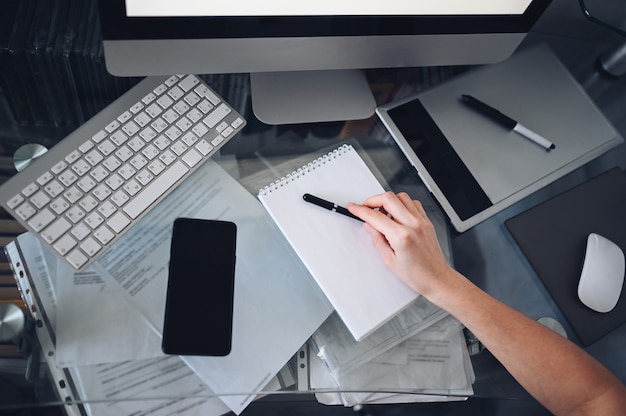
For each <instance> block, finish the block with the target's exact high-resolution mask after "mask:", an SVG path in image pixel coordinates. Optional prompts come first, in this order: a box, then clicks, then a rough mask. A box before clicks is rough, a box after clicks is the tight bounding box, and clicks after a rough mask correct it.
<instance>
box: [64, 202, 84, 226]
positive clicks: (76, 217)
mask: <svg viewBox="0 0 626 416" xmlns="http://www.w3.org/2000/svg"><path fill="white" fill-rule="evenodd" d="M65 216H66V217H67V218H68V219H69V220H70V221H71V222H72V223H74V224H76V223H77V222H78V221H80V220H82V219H83V218H85V211H83V210H82V209H80V207H79V206H78V205H74V206H73V207H72V208H70V209H69V211H67V213H65Z"/></svg>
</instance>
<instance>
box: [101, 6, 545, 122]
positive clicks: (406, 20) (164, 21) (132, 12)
mask: <svg viewBox="0 0 626 416" xmlns="http://www.w3.org/2000/svg"><path fill="white" fill-rule="evenodd" d="M550 1H551V0H473V1H468V0H315V1H310V0H307V1H293V0H292V1H285V0H263V1H259V0H235V1H231V2H228V1H220V2H217V1H208V0H206V1H197V0H99V2H100V7H99V8H100V20H101V25H102V31H103V45H104V54H105V61H106V65H107V68H108V71H109V72H110V73H111V74H113V75H118V76H147V75H167V74H175V73H196V74H209V73H250V74H251V82H252V105H253V109H254V111H255V114H256V115H257V116H258V117H259V119H260V120H261V121H265V122H267V123H270V124H283V123H295V122H314V121H335V120H347V119H358V118H366V117H368V116H369V115H371V114H372V113H373V111H374V106H375V104H374V100H373V97H372V95H371V93H370V91H369V90H368V89H367V85H366V81H365V78H364V77H363V75H362V71H361V70H362V69H370V68H394V67H421V66H442V65H473V64H485V63H494V62H498V61H502V60H504V59H506V58H507V57H508V56H510V55H511V54H512V52H513V51H514V50H515V49H516V48H517V46H518V45H519V44H520V42H521V41H522V40H523V38H524V37H525V35H526V34H527V33H528V31H529V30H530V29H531V27H532V26H533V25H534V23H535V22H536V21H537V19H538V18H539V17H540V15H541V14H542V13H543V11H544V10H545V9H546V7H547V6H548V4H549V3H550ZM318 83H319V84H318ZM344 87H346V88H347V87H354V88H355V91H356V92H347V96H346V97H345V99H346V100H347V101H343V99H344V98H342V96H341V88H344ZM363 88H365V90H366V92H365V94H364V93H363V91H362V90H363ZM359 91H360V92H359ZM281 93H285V94H286V96H285V97H282V96H281ZM263 94H269V96H263ZM350 94H357V95H356V96H353V97H351V95H350ZM368 97H369V98H368ZM352 98H354V100H352ZM281 100H285V101H284V102H282V101H281ZM318 100H321V102H318ZM281 102H282V104H281ZM267 106H270V107H274V108H267ZM308 107H312V108H308ZM360 107H363V108H360Z"/></svg>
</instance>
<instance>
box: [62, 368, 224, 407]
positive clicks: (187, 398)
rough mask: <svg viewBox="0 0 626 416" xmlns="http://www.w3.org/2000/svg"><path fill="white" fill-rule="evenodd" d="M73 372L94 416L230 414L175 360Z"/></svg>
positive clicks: (195, 376)
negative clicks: (87, 398)
mask: <svg viewBox="0 0 626 416" xmlns="http://www.w3.org/2000/svg"><path fill="white" fill-rule="evenodd" d="M71 372H72V375H73V376H74V377H75V379H76V380H78V381H79V386H80V390H81V393H82V396H83V397H89V400H90V402H88V403H86V407H87V408H88V409H89V411H90V414H92V415H118V416H121V415H129V416H131V415H132V416H143V415H150V416H170V415H172V416H174V415H180V414H184V415H185V416H196V415H197V416H218V415H222V414H224V413H226V412H228V408H227V407H226V406H225V405H224V403H223V402H222V401H221V400H220V399H219V398H218V397H215V396H213V393H212V392H211V391H210V390H209V389H208V387H207V386H206V384H204V383H203V382H202V380H200V378H199V377H198V376H197V375H196V374H195V373H194V372H193V371H192V370H191V369H190V368H189V367H188V366H187V365H186V364H185V363H184V362H183V361H182V360H181V359H180V358H179V357H176V356H169V357H161V358H157V359H150V360H135V361H128V362H123V363H114V364H101V365H97V366H90V367H77V368H74V369H72V371H71ZM142 397H143V398H146V399H144V400H141V398H142ZM155 397H163V398H162V399H158V400H156V399H153V398H155ZM151 398H152V400H150V399H151ZM116 399H122V400H120V401H118V400H116Z"/></svg>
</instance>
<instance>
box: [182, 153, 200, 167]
mask: <svg viewBox="0 0 626 416" xmlns="http://www.w3.org/2000/svg"><path fill="white" fill-rule="evenodd" d="M182 159H183V162H185V163H186V164H187V166H189V167H190V168H193V167H194V166H196V165H197V164H198V163H200V161H201V160H202V155H201V154H200V153H198V152H196V151H195V150H194V149H191V150H190V151H188V152H187V153H185V155H184V156H183V158H182Z"/></svg>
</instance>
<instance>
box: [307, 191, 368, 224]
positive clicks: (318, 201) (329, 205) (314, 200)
mask: <svg viewBox="0 0 626 416" xmlns="http://www.w3.org/2000/svg"><path fill="white" fill-rule="evenodd" d="M302 198H303V199H304V200H305V201H306V202H310V203H311V204H313V205H317V206H318V207H322V208H325V209H327V210H329V211H334V212H337V213H339V214H343V215H345V216H346V217H350V218H354V219H355V220H359V221H363V220H362V219H360V218H359V217H357V216H356V215H353V214H352V213H351V212H350V211H348V209H347V208H344V207H341V206H339V205H337V204H335V203H334V202H330V201H326V200H325V199H322V198H318V197H316V196H313V195H311V194H304V195H302Z"/></svg>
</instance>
